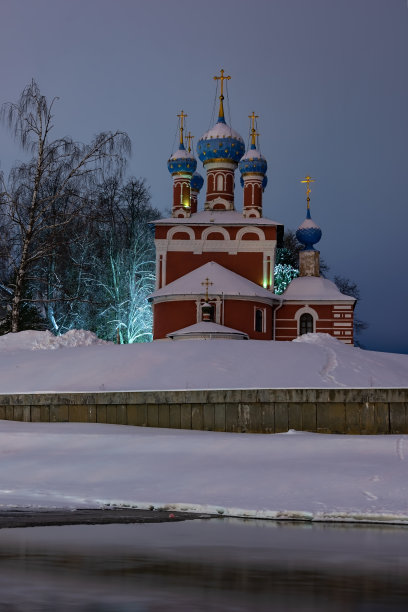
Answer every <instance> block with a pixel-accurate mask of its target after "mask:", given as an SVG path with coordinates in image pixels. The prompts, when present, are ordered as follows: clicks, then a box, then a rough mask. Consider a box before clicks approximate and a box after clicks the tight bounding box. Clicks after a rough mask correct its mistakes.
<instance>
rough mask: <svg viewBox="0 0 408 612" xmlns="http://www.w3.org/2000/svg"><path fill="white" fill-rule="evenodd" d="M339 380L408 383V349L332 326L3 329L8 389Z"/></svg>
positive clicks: (331, 384)
mask: <svg viewBox="0 0 408 612" xmlns="http://www.w3.org/2000/svg"><path fill="white" fill-rule="evenodd" d="M51 349H54V350H51ZM339 387H342V388H408V355H398V354H393V353H379V352H374V351H366V350H362V349H359V348H354V347H352V346H347V345H345V344H343V343H342V342H339V341H338V340H336V339H335V338H333V337H331V336H329V335H327V334H307V335H305V336H302V337H301V338H298V339H297V340H295V341H293V342H272V341H259V340H247V341H245V342H239V341H236V340H210V341H202V340H189V341H185V342H177V341H172V340H168V341H156V342H151V343H146V344H131V345H116V344H113V343H106V342H104V341H101V340H99V339H98V338H97V337H96V336H95V335H94V334H92V333H91V332H87V331H83V330H72V331H70V332H68V333H66V334H64V335H62V336H59V337H55V336H53V335H52V334H51V333H50V332H36V331H25V332H19V333H16V334H7V335H5V336H1V337H0V393H2V394H13V393H36V392H98V391H157V390H185V389H191V390H192V389H198V390H201V389H254V388H255V389H274V388H276V389H282V388H290V389H299V388H301V389H304V388H312V389H320V388H339Z"/></svg>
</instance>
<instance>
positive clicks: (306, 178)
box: [300, 176, 316, 215]
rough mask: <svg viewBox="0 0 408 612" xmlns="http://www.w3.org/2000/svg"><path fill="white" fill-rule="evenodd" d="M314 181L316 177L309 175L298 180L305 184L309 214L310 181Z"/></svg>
mask: <svg viewBox="0 0 408 612" xmlns="http://www.w3.org/2000/svg"><path fill="white" fill-rule="evenodd" d="M315 181H316V179H314V178H312V177H311V176H305V178H304V179H302V180H301V181H300V182H301V183H306V185H307V187H306V201H307V212H308V214H309V215H310V194H311V193H312V190H311V189H310V183H314V182H315Z"/></svg>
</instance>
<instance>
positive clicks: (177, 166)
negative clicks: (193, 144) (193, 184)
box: [167, 143, 197, 174]
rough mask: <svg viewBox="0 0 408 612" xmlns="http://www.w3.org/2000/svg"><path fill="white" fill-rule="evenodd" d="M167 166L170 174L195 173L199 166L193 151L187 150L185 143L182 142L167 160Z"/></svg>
mask: <svg viewBox="0 0 408 612" xmlns="http://www.w3.org/2000/svg"><path fill="white" fill-rule="evenodd" d="M167 167H168V169H169V172H170V174H179V173H187V174H193V173H194V172H195V170H196V168H197V160H196V158H195V157H194V155H193V154H192V153H191V151H187V150H186V149H185V147H184V144H182V143H181V144H180V147H179V148H178V149H177V151H176V152H175V153H173V155H172V156H171V157H170V159H169V161H168V162H167Z"/></svg>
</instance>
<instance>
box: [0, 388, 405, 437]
mask: <svg viewBox="0 0 408 612" xmlns="http://www.w3.org/2000/svg"><path fill="white" fill-rule="evenodd" d="M0 419H7V420H14V421H33V422H82V423H83V422H87V423H112V424H118V425H139V426H144V427H172V428H176V429H201V430H208V431H232V432H252V433H278V432H283V431H287V430H288V429H296V430H299V431H315V432H319V433H347V434H387V433H395V434H402V433H408V389H242V390H215V391H211V390H204V391H149V392H138V391H135V392H110V393H108V392H101V393H37V394H24V395H0Z"/></svg>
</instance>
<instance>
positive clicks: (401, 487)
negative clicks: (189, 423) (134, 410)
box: [0, 421, 408, 524]
mask: <svg viewBox="0 0 408 612" xmlns="http://www.w3.org/2000/svg"><path fill="white" fill-rule="evenodd" d="M0 455H1V483H0V487H1V489H0V510H1V509H3V510H9V509H12V508H16V507H19V508H26V509H30V510H33V509H36V508H37V509H40V508H60V509H75V508H104V507H110V508H112V507H115V506H118V507H120V506H122V507H133V508H140V509H147V508H150V509H160V508H161V509H166V510H168V511H171V510H179V511H189V512H210V513H216V514H219V515H222V516H241V517H252V518H266V519H297V520H299V519H300V520H308V521H312V520H314V521H333V520H335V521H362V522H367V521H368V522H370V521H371V522H384V523H387V522H389V523H401V524H408V479H407V470H408V436H394V435H389V436H345V435H323V434H313V433H304V432H288V433H287V434H274V435H262V434H258V435H257V434H233V433H216V432H201V431H182V430H170V429H154V428H140V427H128V426H121V425H103V424H86V423H84V424H79V423H78V424H74V423H21V422H12V421H0Z"/></svg>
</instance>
